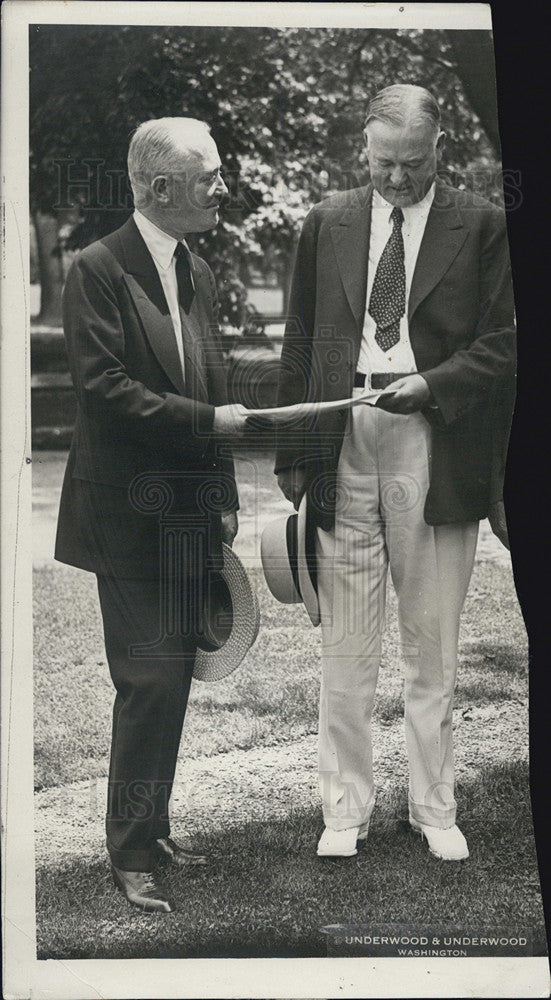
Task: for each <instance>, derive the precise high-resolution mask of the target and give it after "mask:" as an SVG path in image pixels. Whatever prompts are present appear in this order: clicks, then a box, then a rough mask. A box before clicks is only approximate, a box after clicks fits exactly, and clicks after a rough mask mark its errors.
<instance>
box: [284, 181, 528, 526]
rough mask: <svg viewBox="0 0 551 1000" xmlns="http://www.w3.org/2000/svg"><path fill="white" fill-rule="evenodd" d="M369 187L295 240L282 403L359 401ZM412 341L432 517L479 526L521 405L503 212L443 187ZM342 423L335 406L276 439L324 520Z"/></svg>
mask: <svg viewBox="0 0 551 1000" xmlns="http://www.w3.org/2000/svg"><path fill="white" fill-rule="evenodd" d="M371 195H372V187H371V186H367V187H364V188H357V189H355V190H353V191H349V192H344V193H342V194H338V195H335V196H333V197H331V198H328V199H327V200H326V201H324V202H322V203H321V204H319V205H316V206H314V208H313V209H312V210H311V212H310V213H309V215H308V216H307V218H306V220H305V223H304V227H303V230H302V233H301V236H300V240H299V245H298V251H297V258H296V265H295V270H294V280H293V284H292V290H291V297H290V304H289V310H288V321H287V326H286V331H285V338H284V344H283V351H282V369H281V378H280V388H279V398H278V405H280V406H283V405H286V404H289V403H292V402H299V401H302V400H304V399H321V400H324V399H344V398H347V397H349V396H350V395H351V393H352V387H353V380H354V373H355V371H356V365H357V360H358V354H359V350H360V344H361V337H362V328H363V320H364V313H365V306H366V287H367V266H368V251H369V234H370V223H371ZM408 321H409V332H410V339H411V346H412V349H413V353H414V356H415V360H416V363H417V368H418V371H419V372H421V373H422V374H423V376H424V378H425V379H426V381H427V383H428V385H429V387H430V389H431V392H432V396H433V398H434V400H435V402H436V404H437V405H438V409H427V410H425V411H424V414H425V416H426V418H427V420H429V421H430V423H431V425H432V455H431V459H432V461H431V479H430V488H429V491H428V495H427V498H426V502H425V520H426V521H427V523H429V524H445V523H450V522H454V521H469V520H478V519H479V518H483V517H485V516H486V514H487V511H488V506H489V504H490V503H491V502H493V501H495V500H498V499H500V497H501V490H502V481H503V471H504V462H505V454H506V449H507V440H508V433H509V426H510V420H511V414H512V405H513V400H514V372H515V331H514V306H513V293H512V283H511V274H510V266H509V256H508V245H507V233H506V227H505V216H504V213H503V212H502V211H500V210H499V209H497V208H496V207H495V206H493V205H491V204H490V203H489V202H487V201H486V200H484V199H482V198H478V197H475V196H473V195H471V194H469V193H468V192H463V191H457V190H455V189H454V188H451V187H448V186H447V185H445V184H443V183H441V182H439V181H438V182H437V186H436V192H435V198H434V202H433V205H432V207H431V210H430V212H429V216H428V219H427V224H426V229H425V232H424V236H423V240H422V243H421V247H420V250H419V256H418V259H417V265H416V268H415V272H414V276H413V281H412V286H411V292H410V297H409V309H408ZM345 426H346V413H345V412H344V411H339V412H336V413H333V414H329V415H325V416H323V417H320V418H319V419H317V420H315V421H310V422H308V423H306V422H303V423H302V424H301V425H299V427H297V428H295V429H294V430H292V431H285V430H282V431H281V433H280V434H279V437H278V447H277V455H276V472H279V471H280V470H282V469H286V468H290V467H292V466H293V465H296V466H301V467H302V468H304V469H305V471H306V473H307V487H308V489H309V495H310V497H311V500H312V507H313V513H314V517H315V519H316V522H317V523H318V524H321V525H323V526H324V527H326V528H327V527H330V526H331V524H332V522H333V518H334V504H332V502H331V498H332V495H333V486H334V479H335V473H336V468H337V463H338V458H339V453H340V449H341V445H342V440H343V435H344V431H345Z"/></svg>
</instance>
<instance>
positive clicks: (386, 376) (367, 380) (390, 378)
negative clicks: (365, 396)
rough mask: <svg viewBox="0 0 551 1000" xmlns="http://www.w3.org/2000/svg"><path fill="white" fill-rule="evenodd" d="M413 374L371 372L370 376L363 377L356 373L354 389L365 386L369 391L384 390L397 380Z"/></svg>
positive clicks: (361, 374)
mask: <svg viewBox="0 0 551 1000" xmlns="http://www.w3.org/2000/svg"><path fill="white" fill-rule="evenodd" d="M412 374H413V372H372V373H371V375H364V373H363V372H356V374H355V375H354V388H355V389H363V388H364V386H366V385H367V387H368V388H370V389H386V388H387V386H389V385H391V384H392V383H393V382H397V381H398V379H399V378H406V377H407V375H412Z"/></svg>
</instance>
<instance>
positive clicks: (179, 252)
mask: <svg viewBox="0 0 551 1000" xmlns="http://www.w3.org/2000/svg"><path fill="white" fill-rule="evenodd" d="M174 256H175V258H176V281H177V283H178V300H179V302H180V305H181V307H182V309H183V310H184V312H186V313H188V312H189V310H190V309H191V303H192V302H193V296H194V291H193V282H192V280H191V270H190V266H189V256H188V252H187V250H186V248H185V246H184V245H183V243H178V244H177V246H176V249H175V251H174Z"/></svg>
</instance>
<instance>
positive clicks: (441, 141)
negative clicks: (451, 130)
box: [436, 132, 446, 160]
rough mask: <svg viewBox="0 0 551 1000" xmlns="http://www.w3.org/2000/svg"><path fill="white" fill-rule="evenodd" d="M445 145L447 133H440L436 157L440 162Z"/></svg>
mask: <svg viewBox="0 0 551 1000" xmlns="http://www.w3.org/2000/svg"><path fill="white" fill-rule="evenodd" d="M445 145H446V133H445V132H439V134H438V139H437V140H436V156H437V158H438V160H441V159H442V153H443V152H444V147H445Z"/></svg>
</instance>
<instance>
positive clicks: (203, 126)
mask: <svg viewBox="0 0 551 1000" xmlns="http://www.w3.org/2000/svg"><path fill="white" fill-rule="evenodd" d="M209 135H210V127H209V126H208V125H207V123H206V122H202V121H199V119H198V118H153V119H151V120H150V121H148V122H142V123H141V125H138V127H137V129H136V131H135V132H134V134H133V136H132V139H131V140H130V147H129V150H128V175H129V177H130V183H131V185H132V190H133V192H134V198H135V200H136V198H137V197H138V198H139V191H140V189H141V190H142V191H143V190H144V188H147V187H148V185H149V184H150V183H151V181H152V180H153V179H154V178H155V177H158V176H159V174H170V173H173V172H177V171H181V170H182V158H184V159H185V157H186V156H192V155H193V153H194V152H196V151H198V150H202V149H203V148H204V146H205V139H207V138H208V137H209Z"/></svg>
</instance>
